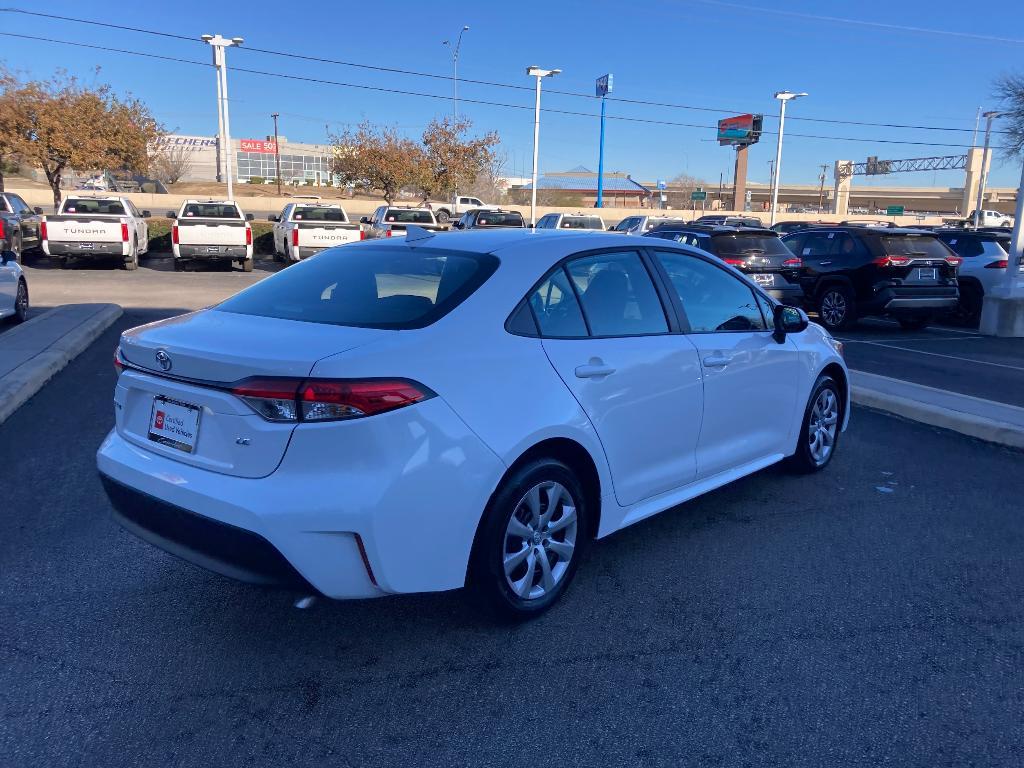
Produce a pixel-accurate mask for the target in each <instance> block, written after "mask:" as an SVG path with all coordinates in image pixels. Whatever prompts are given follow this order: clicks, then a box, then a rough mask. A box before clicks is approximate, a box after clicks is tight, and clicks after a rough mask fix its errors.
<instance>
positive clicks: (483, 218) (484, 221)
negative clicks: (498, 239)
mask: <svg viewBox="0 0 1024 768" xmlns="http://www.w3.org/2000/svg"><path fill="white" fill-rule="evenodd" d="M525 226H526V222H525V221H523V214H521V213H520V212H519V211H502V210H500V209H498V208H474V209H473V210H472V211H467V212H466V213H464V214H462V218H460V219H459V220H458V221H456V222H455V223H454V224H453V225H452V229H493V228H498V227H525Z"/></svg>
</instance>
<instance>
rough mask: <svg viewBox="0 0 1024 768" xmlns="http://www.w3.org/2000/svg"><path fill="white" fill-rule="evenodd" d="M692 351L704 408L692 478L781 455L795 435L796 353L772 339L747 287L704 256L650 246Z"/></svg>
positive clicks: (767, 304)
mask: <svg viewBox="0 0 1024 768" xmlns="http://www.w3.org/2000/svg"><path fill="white" fill-rule="evenodd" d="M654 254H655V258H656V261H657V262H658V264H659V265H660V266H661V267H662V268H663V269H664V272H665V277H666V278H667V282H668V283H669V284H670V285H671V286H672V288H673V289H674V291H675V294H676V298H677V299H678V301H679V305H680V308H681V311H682V312H683V313H684V315H685V318H684V319H685V321H686V323H687V325H688V327H689V330H688V337H687V338H688V339H689V341H690V342H691V343H692V344H693V346H694V347H695V348H696V349H697V352H698V355H699V359H700V365H701V370H702V379H703V399H704V409H703V415H702V421H701V430H700V437H699V440H698V443H697V477H698V478H704V477H710V476H712V475H716V474H718V473H720V472H725V471H728V470H730V469H734V468H736V467H739V466H742V465H744V464H748V463H750V462H753V461H757V460H760V459H765V458H769V457H781V456H782V455H784V454H785V453H787V452H788V450H789V448H790V446H791V444H792V441H793V439H794V436H795V433H794V431H793V430H794V423H795V421H794V420H795V419H796V417H797V388H798V386H799V381H800V370H799V352H798V350H797V347H796V343H795V342H794V341H793V340H792V339H791V338H787V339H786V341H785V342H784V343H782V344H779V343H778V342H776V341H775V339H774V338H773V336H772V331H771V328H770V320H769V318H766V317H765V313H764V312H763V311H762V306H763V307H764V309H765V310H767V309H768V308H769V307H770V302H769V301H767V300H766V299H763V298H761V300H760V301H759V299H758V297H757V296H756V295H755V292H754V290H753V289H752V288H751V287H750V286H749V285H748V284H747V283H745V282H744V281H743V280H742V279H740V278H739V277H737V276H736V275H735V274H733V273H731V272H730V271H728V270H727V269H726V268H725V267H723V266H720V265H718V264H716V263H714V262H712V261H711V260H710V259H705V258H703V257H700V256H696V255H691V254H687V253H681V252H679V251H663V250H656V251H654Z"/></svg>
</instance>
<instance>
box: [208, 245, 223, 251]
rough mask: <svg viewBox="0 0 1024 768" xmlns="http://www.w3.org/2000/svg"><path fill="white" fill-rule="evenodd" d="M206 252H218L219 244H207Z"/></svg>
mask: <svg viewBox="0 0 1024 768" xmlns="http://www.w3.org/2000/svg"><path fill="white" fill-rule="evenodd" d="M206 252H207V253H220V246H219V245H208V246H206Z"/></svg>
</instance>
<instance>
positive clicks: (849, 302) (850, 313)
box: [817, 285, 857, 331]
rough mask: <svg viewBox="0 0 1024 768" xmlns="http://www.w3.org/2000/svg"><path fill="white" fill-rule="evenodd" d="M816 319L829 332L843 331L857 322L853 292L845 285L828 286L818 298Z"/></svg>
mask: <svg viewBox="0 0 1024 768" xmlns="http://www.w3.org/2000/svg"><path fill="white" fill-rule="evenodd" d="M817 309H818V319H819V320H820V321H821V324H822V325H823V326H825V328H827V329H828V330H830V331H844V330H846V329H847V328H849V327H851V326H852V325H853V324H854V323H855V322H857V307H856V304H855V302H854V297H853V291H851V290H850V289H849V288H848V287H847V286H845V285H829V286H826V287H825V288H823V289H822V291H821V294H820V295H819V296H818V307H817Z"/></svg>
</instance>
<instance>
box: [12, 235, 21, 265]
mask: <svg viewBox="0 0 1024 768" xmlns="http://www.w3.org/2000/svg"><path fill="white" fill-rule="evenodd" d="M11 250H12V251H13V252H14V261H15V262H17V263H18V264H21V238H18V239H17V240H16V239H14V238H13V237H12V238H11Z"/></svg>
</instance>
